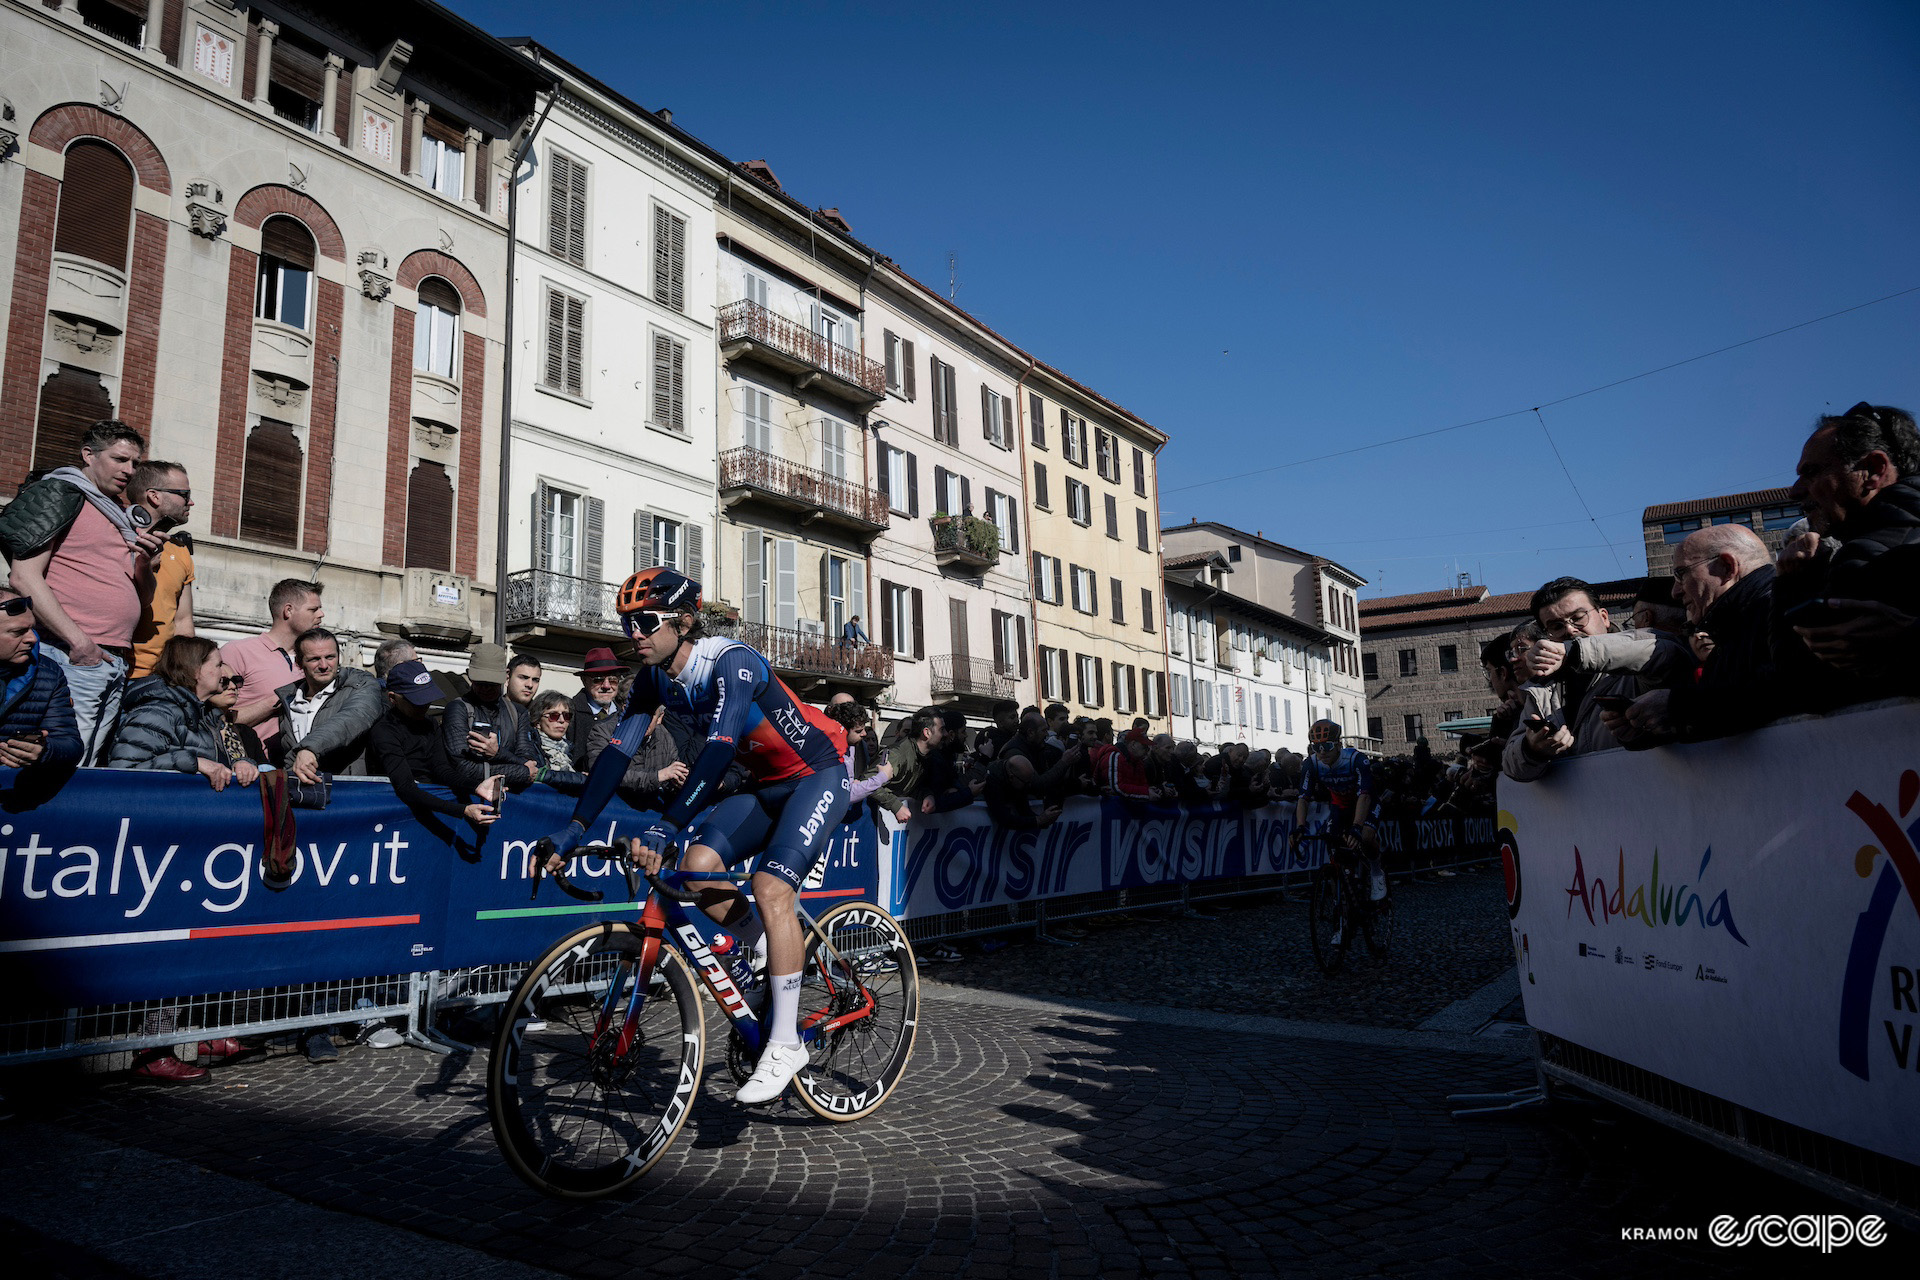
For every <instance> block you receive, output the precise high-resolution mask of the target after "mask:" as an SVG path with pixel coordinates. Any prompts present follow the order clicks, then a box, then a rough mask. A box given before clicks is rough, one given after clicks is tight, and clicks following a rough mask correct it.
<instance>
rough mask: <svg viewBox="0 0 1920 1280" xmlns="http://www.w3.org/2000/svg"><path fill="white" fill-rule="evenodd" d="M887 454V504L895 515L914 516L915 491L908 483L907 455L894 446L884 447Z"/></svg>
mask: <svg viewBox="0 0 1920 1280" xmlns="http://www.w3.org/2000/svg"><path fill="white" fill-rule="evenodd" d="M881 447H882V448H884V449H885V450H886V451H887V453H886V462H885V466H886V468H887V504H888V509H889V510H890V511H892V512H893V513H894V514H895V515H899V516H904V515H911V514H912V506H911V503H912V500H913V490H912V489H911V488H910V487H909V485H908V483H907V479H908V477H907V453H906V450H904V449H896V448H894V447H893V446H892V445H883V446H881Z"/></svg>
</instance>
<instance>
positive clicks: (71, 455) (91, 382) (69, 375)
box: [33, 364, 113, 470]
mask: <svg viewBox="0 0 1920 1280" xmlns="http://www.w3.org/2000/svg"><path fill="white" fill-rule="evenodd" d="M112 416H113V398H112V397H111V396H109V395H108V394H107V389H106V387H104V386H102V385H101V383H100V375H98V374H96V373H89V372H87V371H86V370H85V369H76V368H74V367H73V366H72V365H64V364H63V365H61V366H60V368H59V370H58V371H57V372H55V373H54V375H53V376H52V377H51V378H48V379H47V380H46V381H45V382H44V383H42V384H41V386H40V420H39V423H38V425H37V427H36V428H35V431H34V435H33V465H34V468H35V469H36V470H38V469H41V468H46V467H77V466H79V465H80V437H81V436H84V435H86V434H87V428H88V427H91V426H92V425H93V424H94V423H96V422H99V421H100V420H101V419H103V418H111V417H112Z"/></svg>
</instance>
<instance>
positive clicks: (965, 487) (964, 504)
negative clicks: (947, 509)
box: [960, 476, 973, 513]
mask: <svg viewBox="0 0 1920 1280" xmlns="http://www.w3.org/2000/svg"><path fill="white" fill-rule="evenodd" d="M960 510H962V511H965V512H968V513H971V512H972V511H973V481H971V480H969V479H967V478H966V477H965V476H961V477H960Z"/></svg>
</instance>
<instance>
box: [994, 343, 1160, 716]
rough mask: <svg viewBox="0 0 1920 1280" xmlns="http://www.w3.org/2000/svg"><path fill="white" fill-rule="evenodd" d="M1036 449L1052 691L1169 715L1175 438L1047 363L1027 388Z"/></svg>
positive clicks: (1024, 433) (1045, 679) (1042, 648)
mask: <svg viewBox="0 0 1920 1280" xmlns="http://www.w3.org/2000/svg"><path fill="white" fill-rule="evenodd" d="M1015 403H1016V408H1017V410H1018V412H1019V413H1020V415H1021V439H1022V441H1023V444H1024V449H1025V453H1026V457H1027V502H1028V523H1029V528H1030V531H1031V535H1032V537H1031V541H1032V551H1031V552H1030V554H1029V555H1028V571H1029V572H1030V574H1031V575H1032V586H1031V590H1032V595H1033V610H1034V639H1035V669H1036V679H1037V682H1038V692H1039V696H1040V698H1042V699H1043V700H1045V701H1049V702H1052V701H1058V702H1064V703H1066V704H1067V705H1068V706H1069V707H1071V708H1073V710H1074V712H1075V714H1084V715H1090V716H1094V717H1096V718H1098V717H1100V716H1109V717H1111V718H1112V719H1113V720H1114V721H1115V722H1116V724H1124V723H1125V722H1128V721H1131V720H1132V719H1133V718H1134V717H1137V716H1144V717H1146V719H1147V720H1148V722H1149V723H1150V724H1151V725H1152V726H1153V729H1154V732H1161V731H1163V730H1164V729H1165V728H1166V726H1167V723H1168V721H1167V714H1168V710H1167V709H1168V702H1167V665H1166V640H1165V635H1164V631H1163V628H1162V625H1161V618H1162V609H1163V607H1164V605H1163V602H1162V601H1161V599H1160V593H1161V589H1162V584H1161V573H1160V548H1161V543H1160V513H1159V481H1158V474H1157V469H1156V463H1157V458H1158V454H1159V451H1160V449H1161V447H1162V446H1163V445H1165V444H1166V442H1167V437H1166V436H1165V435H1164V434H1162V433H1161V432H1160V431H1159V430H1157V429H1156V428H1154V427H1153V426H1151V425H1150V424H1148V423H1147V422H1145V421H1143V420H1141V419H1140V418H1137V417H1135V416H1134V415H1132V414H1130V413H1128V412H1126V411H1125V410H1124V409H1121V408H1120V407H1119V406H1118V405H1115V404H1113V403H1112V402H1111V401H1108V400H1106V399H1104V398H1103V397H1101V396H1098V395H1096V394H1095V393H1093V392H1091V391H1089V390H1088V389H1087V388H1085V387H1082V386H1081V385H1080V384H1079V383H1077V382H1074V381H1073V380H1072V379H1070V378H1068V377H1067V376H1066V375H1064V374H1062V373H1059V372H1058V371H1057V370H1054V369H1051V368H1050V367H1048V366H1046V365H1044V364H1038V363H1036V364H1035V365H1034V366H1033V368H1032V369H1031V370H1030V371H1029V372H1028V373H1027V375H1026V377H1025V378H1024V379H1023V380H1022V382H1021V384H1020V389H1019V391H1018V393H1017V395H1016V397H1015Z"/></svg>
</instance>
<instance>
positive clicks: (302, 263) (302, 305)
mask: <svg viewBox="0 0 1920 1280" xmlns="http://www.w3.org/2000/svg"><path fill="white" fill-rule="evenodd" d="M313 253H314V248H313V233H312V232H311V231H308V230H307V229H306V227H305V226H304V225H303V224H302V223H300V222H299V221H298V220H297V219H294V218H288V217H284V216H282V217H274V218H268V219H267V220H266V223H265V224H264V225H262V226H261V228H260V282H259V287H258V288H257V289H255V290H254V297H253V314H254V315H256V316H258V317H259V318H260V319H262V320H277V321H279V322H280V323H281V324H290V325H292V326H293V327H294V328H296V329H307V328H311V327H312V320H311V318H310V317H311V312H312V308H313Z"/></svg>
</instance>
